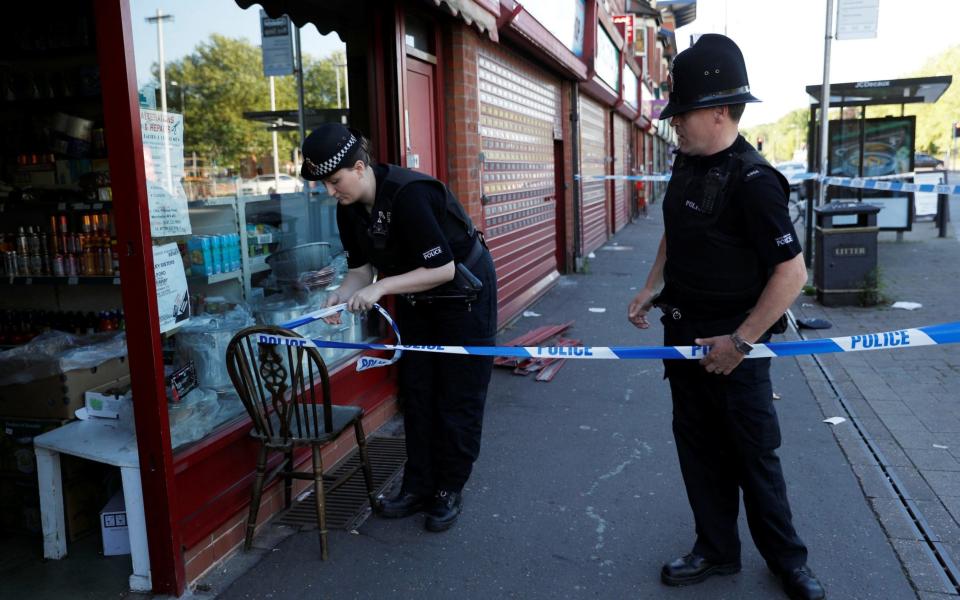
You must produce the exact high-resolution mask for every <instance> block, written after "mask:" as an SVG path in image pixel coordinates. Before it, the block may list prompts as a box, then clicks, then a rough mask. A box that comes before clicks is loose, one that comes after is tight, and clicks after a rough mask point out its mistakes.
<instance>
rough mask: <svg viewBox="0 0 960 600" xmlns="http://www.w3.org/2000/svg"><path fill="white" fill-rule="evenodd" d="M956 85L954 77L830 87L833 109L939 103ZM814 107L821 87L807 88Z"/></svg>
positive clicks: (887, 80) (862, 82) (889, 80)
mask: <svg viewBox="0 0 960 600" xmlns="http://www.w3.org/2000/svg"><path fill="white" fill-rule="evenodd" d="M952 82H953V77H952V76H951V75H938V76H936V77H913V78H910V79H881V80H877V81H856V82H851V83H831V84H830V106H833V107H837V106H874V105H878V104H913V103H916V102H928V103H929V102H936V101H937V100H939V99H940V96H942V95H943V93H944V92H946V91H947V88H948V87H950V84H951V83H952ZM806 89H807V94H809V95H810V104H811V106H819V105H820V94H821V92H822V89H823V86H822V85H808V86H807V88H806Z"/></svg>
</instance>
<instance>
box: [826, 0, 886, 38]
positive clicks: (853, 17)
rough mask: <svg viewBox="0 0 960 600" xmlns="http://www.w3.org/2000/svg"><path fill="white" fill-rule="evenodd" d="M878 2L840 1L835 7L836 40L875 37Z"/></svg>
mask: <svg viewBox="0 0 960 600" xmlns="http://www.w3.org/2000/svg"><path fill="white" fill-rule="evenodd" d="M879 15H880V0H840V1H839V3H838V5H837V39H838V40H865V39H870V38H875V37H877V20H878V18H879Z"/></svg>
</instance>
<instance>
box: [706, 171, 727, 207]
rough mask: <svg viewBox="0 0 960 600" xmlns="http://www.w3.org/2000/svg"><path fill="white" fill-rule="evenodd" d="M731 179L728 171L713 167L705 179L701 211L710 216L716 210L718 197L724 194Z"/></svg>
mask: <svg viewBox="0 0 960 600" xmlns="http://www.w3.org/2000/svg"><path fill="white" fill-rule="evenodd" d="M729 177H730V173H729V172H728V171H724V170H721V169H720V168H719V167H713V168H712V169H710V170H709V171H707V174H706V175H705V176H704V178H703V199H702V200H701V201H700V210H701V211H703V212H704V213H706V214H708V215H710V214H713V210H714V208H716V202H717V197H718V196H719V195H720V193H721V192H723V189H724V188H725V187H726V185H727V179H728V178H729Z"/></svg>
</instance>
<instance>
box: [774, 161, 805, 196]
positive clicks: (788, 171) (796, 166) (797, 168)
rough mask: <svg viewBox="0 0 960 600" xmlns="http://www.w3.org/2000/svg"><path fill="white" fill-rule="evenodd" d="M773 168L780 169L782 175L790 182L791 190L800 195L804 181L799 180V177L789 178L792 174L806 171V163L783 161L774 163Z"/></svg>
mask: <svg viewBox="0 0 960 600" xmlns="http://www.w3.org/2000/svg"><path fill="white" fill-rule="evenodd" d="M774 168H775V169H777V170H778V171H780V172H781V173H782V174H783V176H784V177H786V178H787V181H788V182H789V183H790V191H791V192H797V194H798V195H800V196H802V195H803V186H804V182H803V181H800V180H799V179H793V180H791V179H790V178H791V177H793V176H794V175H800V174H802V173H806V172H807V165H806V163H802V162H796V161H794V162H784V163H779V164H776V165H774Z"/></svg>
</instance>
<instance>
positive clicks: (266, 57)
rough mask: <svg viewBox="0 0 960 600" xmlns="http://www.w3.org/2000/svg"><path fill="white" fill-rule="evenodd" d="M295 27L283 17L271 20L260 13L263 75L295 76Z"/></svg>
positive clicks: (287, 18) (265, 14) (263, 12)
mask: <svg viewBox="0 0 960 600" xmlns="http://www.w3.org/2000/svg"><path fill="white" fill-rule="evenodd" d="M292 34H293V27H292V26H291V25H290V18H289V17H288V16H287V15H283V16H281V17H279V18H276V19H271V18H270V17H269V16H267V13H266V12H265V11H263V10H261V11H260V38H261V45H260V47H261V48H263V74H264V75H265V76H267V77H271V76H275V77H276V76H281V75H293V35H292Z"/></svg>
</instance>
